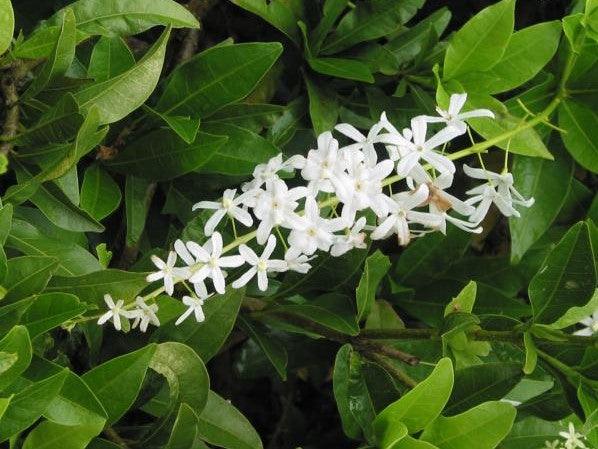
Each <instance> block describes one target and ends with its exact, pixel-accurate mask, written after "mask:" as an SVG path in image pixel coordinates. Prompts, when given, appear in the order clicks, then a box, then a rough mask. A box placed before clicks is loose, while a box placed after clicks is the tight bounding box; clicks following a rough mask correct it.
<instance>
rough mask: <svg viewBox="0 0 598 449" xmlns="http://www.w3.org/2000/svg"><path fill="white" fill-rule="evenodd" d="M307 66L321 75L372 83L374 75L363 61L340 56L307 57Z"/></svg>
mask: <svg viewBox="0 0 598 449" xmlns="http://www.w3.org/2000/svg"><path fill="white" fill-rule="evenodd" d="M307 62H308V64H309V66H310V67H311V68H312V69H314V70H315V71H316V72H318V73H321V74H323V75H329V76H334V77H336V78H344V79H348V80H355V81H362V82H364V83H373V82H374V77H373V76H372V73H371V72H370V69H369V68H368V66H367V65H366V64H364V63H363V62H360V61H357V60H354V59H342V58H308V59H307Z"/></svg>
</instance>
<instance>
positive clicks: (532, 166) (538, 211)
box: [509, 152, 574, 262]
mask: <svg viewBox="0 0 598 449" xmlns="http://www.w3.org/2000/svg"><path fill="white" fill-rule="evenodd" d="M573 169H574V164H573V161H572V160H571V159H570V158H569V157H568V156H567V155H566V154H563V152H559V153H558V154H557V158H556V160H555V161H549V160H546V159H539V158H530V157H520V156H516V157H515V158H514V162H513V169H512V173H513V179H514V180H515V188H516V189H517V190H518V191H519V192H520V193H521V194H522V195H523V196H524V197H525V198H534V200H535V202H534V205H533V207H531V208H529V209H528V208H521V210H520V214H521V217H518V218H515V217H513V218H511V219H510V220H509V230H510V232H511V260H512V261H513V262H519V261H520V260H521V258H522V257H523V255H524V254H525V253H526V252H527V250H528V249H529V248H531V246H532V245H533V244H534V243H535V242H536V241H537V240H538V239H539V238H540V237H541V236H542V234H544V233H545V232H546V231H547V230H548V228H550V226H551V225H552V224H553V222H554V220H555V219H556V218H557V216H558V214H559V212H560V210H561V208H562V207H563V205H564V203H565V200H566V199H567V195H568V193H569V191H570V189H571V183H572V180H573Z"/></svg>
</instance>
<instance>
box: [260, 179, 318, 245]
mask: <svg viewBox="0 0 598 449" xmlns="http://www.w3.org/2000/svg"><path fill="white" fill-rule="evenodd" d="M306 195H307V188H305V187H295V188H293V189H289V188H288V187H287V185H286V183H285V182H284V181H282V180H280V179H278V180H275V181H272V182H269V183H267V184H266V190H265V191H264V192H263V193H262V194H261V195H260V199H259V202H258V203H257V204H256V206H255V208H254V210H253V212H254V213H255V216H256V217H257V218H258V219H259V220H260V224H259V225H258V228H257V242H258V243H259V244H260V245H263V244H264V243H265V242H266V240H268V236H269V235H270V233H271V232H272V228H274V227H275V226H282V227H285V228H289V229H294V228H301V227H303V226H304V225H305V224H304V220H303V218H302V217H300V216H299V215H297V213H296V212H295V209H297V206H299V203H298V202H297V200H299V199H300V198H303V197H305V196H306Z"/></svg>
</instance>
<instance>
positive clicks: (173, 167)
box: [106, 129, 227, 181]
mask: <svg viewBox="0 0 598 449" xmlns="http://www.w3.org/2000/svg"><path fill="white" fill-rule="evenodd" d="M226 140H227V139H226V137H223V136H213V135H211V134H207V133H203V132H199V133H198V134H197V137H196V138H195V142H193V143H192V144H187V143H186V142H185V141H184V140H182V139H181V138H180V137H178V136H177V135H176V134H174V133H173V132H172V131H170V130H168V129H159V130H156V131H153V132H152V133H150V134H147V135H146V136H144V137H142V138H141V139H137V140H136V141H135V142H134V143H133V144H131V145H129V146H128V147H127V148H125V150H124V151H123V152H121V153H120V154H119V155H118V157H116V158H115V159H112V160H110V161H109V162H108V163H107V164H106V165H107V166H108V167H109V168H110V169H112V170H114V171H117V172H120V173H128V174H130V175H133V176H137V177H141V178H148V179H151V180H160V181H163V180H168V179H172V178H175V177H177V176H181V175H184V174H185V173H188V172H191V171H193V170H197V169H198V168H200V167H201V166H202V165H203V164H205V163H206V162H207V161H209V160H210V158H211V157H212V156H214V154H216V152H217V151H218V149H219V148H221V147H222V145H224V144H225V142H226Z"/></svg>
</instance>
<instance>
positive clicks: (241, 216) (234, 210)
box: [192, 189, 253, 236]
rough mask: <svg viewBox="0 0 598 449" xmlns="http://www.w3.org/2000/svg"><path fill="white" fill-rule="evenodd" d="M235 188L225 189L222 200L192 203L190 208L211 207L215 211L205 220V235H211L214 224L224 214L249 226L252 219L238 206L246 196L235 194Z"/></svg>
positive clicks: (217, 222)
mask: <svg viewBox="0 0 598 449" xmlns="http://www.w3.org/2000/svg"><path fill="white" fill-rule="evenodd" d="M236 193H237V189H226V190H225V191H224V193H223V194H222V201H219V202H216V201H200V202H199V203H196V204H194V205H193V208H192V210H196V209H213V210H215V211H216V212H214V214H213V215H212V216H211V217H210V218H209V219H208V221H206V224H205V226H204V233H205V235H207V236H210V235H212V233H213V232H214V230H215V229H216V226H218V224H219V223H220V222H221V221H222V219H223V218H224V216H225V215H228V216H229V217H230V218H231V219H233V220H237V221H239V222H241V223H243V224H244V225H245V226H251V225H252V224H253V219H252V218H251V215H249V212H247V211H246V210H245V209H242V208H241V207H239V205H240V204H243V201H245V199H246V198H247V196H248V195H247V194H243V195H240V196H237V197H236V198H235V195H236Z"/></svg>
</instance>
